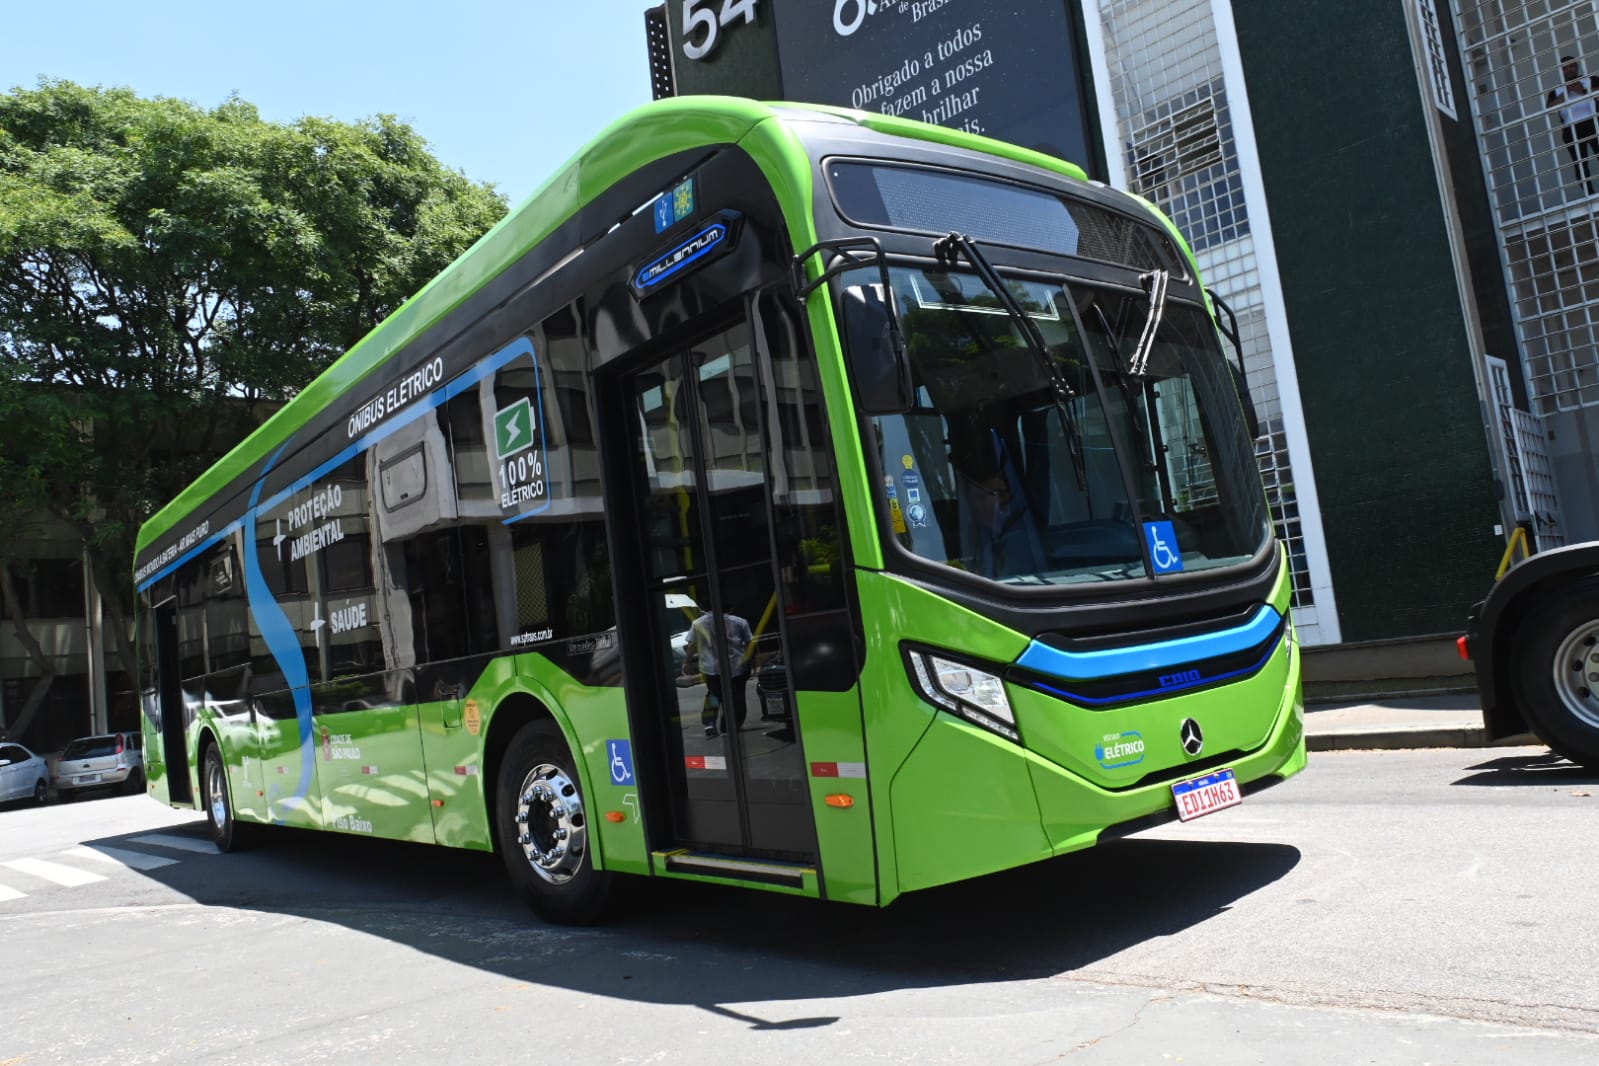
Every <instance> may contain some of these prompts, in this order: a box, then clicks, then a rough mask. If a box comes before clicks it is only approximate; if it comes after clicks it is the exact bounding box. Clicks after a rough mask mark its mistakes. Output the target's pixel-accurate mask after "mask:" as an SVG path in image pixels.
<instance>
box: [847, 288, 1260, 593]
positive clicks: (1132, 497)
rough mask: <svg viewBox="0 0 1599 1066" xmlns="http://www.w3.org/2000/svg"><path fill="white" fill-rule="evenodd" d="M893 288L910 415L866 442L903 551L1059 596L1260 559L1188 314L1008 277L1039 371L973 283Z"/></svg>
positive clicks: (1198, 331) (1220, 367) (1208, 361)
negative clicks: (1030, 329) (1037, 347)
mask: <svg viewBox="0 0 1599 1066" xmlns="http://www.w3.org/2000/svg"><path fill="white" fill-rule="evenodd" d="M880 276H881V275H880V274H879V273H878V272H877V271H876V270H875V269H874V270H871V271H865V270H863V271H860V272H851V274H848V275H846V276H845V283H846V285H848V284H852V283H853V284H864V285H870V284H872V283H873V282H874V281H876V280H877V279H878V278H880ZM889 276H890V279H891V282H892V284H893V287H894V290H895V296H896V299H897V301H898V306H899V308H900V309H901V315H902V329H903V333H904V337H905V342H906V348H907V349H908V352H909V358H910V364H911V375H912V385H913V388H914V402H913V403H912V404H911V405H910V407H909V409H907V410H904V411H902V412H897V413H893V414H885V415H875V416H873V417H872V419H871V428H872V436H873V443H874V444H875V447H876V449H877V452H878V456H879V460H880V461H881V463H882V469H883V471H884V484H883V486H882V492H883V494H884V497H885V502H886V506H887V508H888V510H889V517H890V521H891V526H892V530H893V536H894V539H895V540H896V541H897V542H898V543H899V545H900V546H901V547H903V548H904V549H906V550H908V551H909V552H911V553H912V554H914V555H916V556H918V557H920V558H922V559H925V560H930V561H932V562H935V563H939V564H943V565H946V566H949V567H953V568H955V569H959V570H963V571H967V572H969V573H972V574H976V575H979V576H982V577H985V578H989V579H991V580H995V581H999V582H1003V583H1009V584H1019V585H1059V584H1076V583H1086V582H1104V581H1122V580H1130V579H1138V578H1148V577H1150V576H1152V574H1153V575H1165V574H1174V573H1179V572H1188V571H1195V570H1206V569H1214V568H1217V567H1225V566H1229V565H1234V564H1237V563H1242V562H1245V561H1247V560H1249V559H1251V558H1254V557H1255V555H1256V554H1257V553H1258V552H1259V551H1260V550H1261V548H1262V547H1263V546H1264V544H1265V542H1266V540H1267V538H1268V537H1269V536H1270V524H1269V521H1268V517H1267V512H1266V505H1265V500H1264V498H1263V496H1262V494H1261V492H1260V488H1259V480H1258V475H1257V474H1256V472H1255V469H1254V461H1253V457H1252V454H1251V447H1250V441H1249V438H1248V435H1247V432H1246V430H1245V429H1244V425H1243V417H1242V412H1241V410H1240V408H1239V403H1238V397H1237V394H1236V392H1235V391H1234V386H1233V383H1232V380H1231V378H1230V376H1229V374H1228V372H1227V368H1226V365H1225V363H1224V362H1223V361H1222V355H1221V352H1220V350H1219V348H1218V347H1217V344H1216V341H1215V334H1214V331H1213V330H1212V328H1211V325H1210V322H1209V320H1208V319H1207V318H1206V316H1205V314H1204V312H1203V311H1202V310H1200V309H1199V308H1197V307H1193V306H1187V305H1181V304H1177V303H1175V302H1173V303H1171V304H1168V305H1167V306H1166V307H1165V309H1164V312H1163V313H1161V314H1158V315H1152V313H1151V310H1150V301H1149V300H1148V299H1146V298H1145V297H1143V296H1141V295H1140V294H1137V293H1128V292H1124V291H1121V290H1111V289H1102V288H1096V287H1093V286H1087V285H1076V284H1074V285H1072V286H1071V287H1070V288H1067V287H1063V286H1060V285H1052V284H1047V283H1044V282H1039V281H1032V280H1026V281H1023V280H1016V279H1012V280H1009V281H1007V282H1006V286H1007V288H1008V289H1009V290H1010V295H1011V296H1012V297H1013V298H1014V302H1015V305H1017V306H1019V307H1020V309H1021V311H1022V313H1023V314H1025V315H1026V316H1027V317H1028V318H1030V319H1031V320H1032V321H1033V323H1034V324H1035V325H1036V326H1037V329H1038V332H1039V334H1040V335H1041V337H1042V339H1043V341H1044V345H1045V352H1044V354H1045V356H1046V357H1047V358H1045V359H1040V358H1039V357H1038V356H1037V355H1036V354H1035V353H1034V352H1032V351H1030V350H1029V348H1028V346H1027V344H1026V342H1025V340H1024V338H1023V335H1022V330H1021V328H1020V324H1019V323H1018V322H1016V321H1014V320H1013V319H1012V317H1011V316H1010V314H1008V313H1007V312H1006V310H1005V309H1004V307H1003V306H1002V301H1001V300H1000V299H999V298H998V297H997V295H996V294H995V293H994V292H993V291H992V290H991V289H990V288H989V287H988V286H987V285H986V284H984V282H983V281H982V280H981V279H980V278H979V277H978V276H977V275H976V274H973V273H968V272H964V271H958V270H934V269H921V268H914V267H894V268H892V269H890V271H889ZM1068 301H1070V302H1068ZM1073 305H1075V307H1074V306H1073ZM1074 310H1075V312H1076V313H1075V314H1074V313H1073V312H1074ZM1079 322H1080V323H1081V326H1080V327H1079V326H1078V325H1077V323H1079ZM1146 332H1148V333H1149V337H1148V338H1146V340H1145V344H1144V345H1143V346H1140V344H1139V341H1140V337H1141V335H1144V334H1145V333H1146ZM1151 340H1152V343H1150V341H1151Z"/></svg>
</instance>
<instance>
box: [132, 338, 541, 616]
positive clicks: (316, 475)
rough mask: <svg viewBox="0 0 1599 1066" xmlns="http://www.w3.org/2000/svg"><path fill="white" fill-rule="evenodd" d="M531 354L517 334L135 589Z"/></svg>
mask: <svg viewBox="0 0 1599 1066" xmlns="http://www.w3.org/2000/svg"><path fill="white" fill-rule="evenodd" d="M532 354H533V342H532V341H530V340H528V339H527V338H526V337H520V338H518V339H517V340H515V341H512V342H511V343H510V344H508V345H506V346H505V347H504V348H501V349H500V350H499V351H497V352H495V353H494V354H493V355H491V356H489V357H488V358H487V359H485V360H483V361H482V362H480V363H478V364H477V365H476V366H474V367H472V368H471V369H470V370H468V371H467V372H466V373H464V374H462V375H460V376H459V377H457V378H455V379H453V380H451V381H450V382H449V383H447V384H445V385H442V386H440V387H439V388H437V389H435V390H433V392H432V393H430V394H429V395H428V396H427V398H426V399H424V400H422V401H421V402H419V403H415V404H412V405H411V407H409V408H408V409H407V410H406V411H405V412H404V413H403V414H401V415H400V416H399V417H397V418H395V419H394V420H392V421H388V422H384V423H383V424H381V425H379V426H378V427H377V428H376V429H373V430H372V431H371V432H369V433H364V434H362V435H361V436H359V437H357V438H356V439H355V440H354V441H352V442H351V443H350V446H349V447H348V448H345V449H344V450H342V451H340V452H339V453H338V454H337V455H335V456H334V457H333V458H331V459H329V460H328V461H327V462H325V463H323V464H322V465H321V466H319V467H317V468H316V469H315V470H313V471H311V472H310V473H309V474H306V475H305V476H304V477H302V478H300V479H299V480H298V481H295V482H294V483H293V484H292V485H290V486H288V487H287V488H285V489H282V490H280V491H279V492H277V493H275V494H273V496H272V497H271V498H270V499H268V500H267V501H266V502H265V503H257V502H256V501H255V499H254V498H252V499H251V501H250V510H249V512H248V513H247V514H246V515H245V516H244V517H243V518H238V519H235V520H234V521H232V522H230V523H228V525H227V526H226V527H224V528H223V529H221V530H219V531H218V532H216V533H213V534H212V535H211V536H209V537H207V538H206V539H205V540H203V541H201V542H200V543H199V544H198V545H196V546H195V547H193V548H190V549H189V550H188V551H186V552H184V553H183V554H182V555H180V556H178V557H177V558H176V559H174V560H173V561H172V562H170V563H168V564H167V565H166V566H163V567H162V568H161V569H159V570H157V571H156V572H155V573H153V574H151V575H150V576H149V577H147V578H145V579H144V581H142V582H141V583H140V584H139V586H138V588H139V591H140V592H143V591H144V590H145V589H147V588H149V587H150V586H151V585H153V584H155V583H156V582H157V581H160V580H161V579H162V578H164V577H166V576H167V575H168V574H170V573H173V572H174V571H176V570H177V569H178V568H179V567H181V566H183V565H184V564H185V563H187V562H188V561H189V560H190V559H193V558H194V557H195V556H196V555H199V554H200V553H201V552H203V551H205V550H206V549H207V548H210V547H212V546H214V545H215V544H217V543H218V542H219V541H221V540H222V539H223V538H224V537H226V536H227V535H228V534H229V533H232V532H233V531H234V530H236V529H238V528H239V527H240V526H242V525H244V523H245V519H246V518H247V519H249V521H250V532H251V536H254V535H255V516H256V514H257V513H258V512H259V511H262V510H271V509H272V508H274V507H276V506H278V505H279V504H280V503H282V502H283V501H284V500H287V499H288V498H289V497H291V496H293V495H294V494H295V493H296V492H299V491H300V490H301V489H303V488H305V487H306V486H308V485H310V484H311V483H312V482H314V481H316V480H318V479H320V478H321V477H322V476H323V475H324V474H327V473H329V472H330V471H333V470H337V469H338V468H339V467H341V466H343V465H344V464H345V463H347V462H349V461H350V460H351V459H353V458H354V457H355V456H357V455H359V454H361V453H362V452H364V451H366V450H367V449H368V448H370V447H372V445H374V444H376V443H377V442H378V441H380V440H382V439H384V438H385V437H387V436H389V435H390V434H392V433H395V432H397V431H399V430H400V429H403V428H404V427H405V426H408V425H410V424H411V423H412V422H415V421H416V420H417V419H419V418H421V417H422V416H424V415H426V414H429V413H431V412H432V411H435V410H437V409H438V408H440V407H442V406H443V405H445V404H447V403H449V402H450V401H451V400H453V399H455V397H457V396H459V395H460V394H461V393H463V392H465V391H466V390H467V389H469V388H471V387H473V386H474V385H476V384H478V383H479V382H480V381H482V380H483V379H484V378H486V377H488V376H489V375H490V374H492V373H494V372H495V371H496V370H499V369H500V367H502V366H504V365H505V364H507V363H509V362H511V361H512V360H513V359H515V358H516V357H517V356H521V355H532ZM533 366H534V373H535V375H536V374H537V372H538V361H537V360H536V359H535V360H534V363H533ZM539 429H540V433H541V435H542V432H543V419H540V420H539ZM282 452H283V449H282V448H281V447H280V448H279V449H278V451H277V452H276V453H274V454H273V456H272V458H271V460H269V461H268V463H267V467H266V470H263V471H262V472H261V476H262V477H263V478H264V477H265V476H266V472H267V470H271V469H272V465H273V464H274V463H276V462H277V459H278V456H279V455H281V454H282ZM255 491H256V494H257V495H259V494H260V492H261V483H260V482H257V483H256V486H255ZM546 506H548V504H546Z"/></svg>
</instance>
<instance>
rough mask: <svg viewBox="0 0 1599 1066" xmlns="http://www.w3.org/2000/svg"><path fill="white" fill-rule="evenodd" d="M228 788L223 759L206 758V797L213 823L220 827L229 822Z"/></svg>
mask: <svg viewBox="0 0 1599 1066" xmlns="http://www.w3.org/2000/svg"><path fill="white" fill-rule="evenodd" d="M227 788H228V783H227V779H226V778H224V777H223V775H222V760H221V759H208V760H206V764H205V798H206V801H207V803H208V805H209V807H210V811H211V824H212V825H214V826H216V827H217V828H219V829H220V828H221V827H222V826H225V825H227V824H228V792H227Z"/></svg>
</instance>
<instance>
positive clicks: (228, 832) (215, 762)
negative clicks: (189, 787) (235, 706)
mask: <svg viewBox="0 0 1599 1066" xmlns="http://www.w3.org/2000/svg"><path fill="white" fill-rule="evenodd" d="M200 798H201V801H202V806H203V807H204V808H205V822H206V826H207V828H209V829H210V830H211V842H212V843H213V844H215V845H216V846H217V850H218V851H241V850H243V849H244V848H247V847H249V846H250V843H251V841H252V834H251V832H250V830H251V829H252V828H254V827H253V826H245V825H240V824H239V823H238V821H237V820H235V818H234V817H233V797H232V796H231V795H229V794H228V770H227V767H226V765H224V764H223V762H222V751H221V749H220V748H218V747H217V746H216V745H215V744H207V745H206V746H205V754H204V755H203V756H201V758H200Z"/></svg>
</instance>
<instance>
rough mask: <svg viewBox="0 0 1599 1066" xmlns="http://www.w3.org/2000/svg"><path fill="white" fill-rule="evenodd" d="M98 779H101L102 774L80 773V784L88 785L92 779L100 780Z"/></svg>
mask: <svg viewBox="0 0 1599 1066" xmlns="http://www.w3.org/2000/svg"><path fill="white" fill-rule="evenodd" d="M98 780H100V775H99V774H79V775H78V784H80V785H87V784H89V782H91V781H98Z"/></svg>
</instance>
